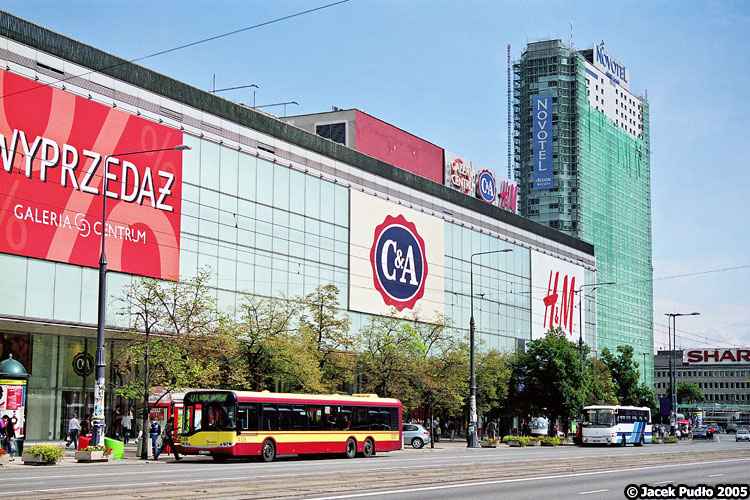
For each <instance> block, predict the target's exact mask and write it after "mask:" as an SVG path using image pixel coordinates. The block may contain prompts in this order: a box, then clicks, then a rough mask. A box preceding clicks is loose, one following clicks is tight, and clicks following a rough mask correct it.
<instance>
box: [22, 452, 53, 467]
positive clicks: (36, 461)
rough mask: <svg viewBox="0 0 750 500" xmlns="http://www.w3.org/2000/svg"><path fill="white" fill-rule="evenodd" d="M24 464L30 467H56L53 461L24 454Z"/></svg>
mask: <svg viewBox="0 0 750 500" xmlns="http://www.w3.org/2000/svg"><path fill="white" fill-rule="evenodd" d="M22 459H23V463H24V464H28V465H55V462H54V461H53V460H45V459H44V458H42V457H41V456H40V455H31V454H29V453H24V454H23V457H22Z"/></svg>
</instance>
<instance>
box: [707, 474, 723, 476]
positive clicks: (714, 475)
mask: <svg viewBox="0 0 750 500" xmlns="http://www.w3.org/2000/svg"><path fill="white" fill-rule="evenodd" d="M723 475H724V474H710V475H708V476H706V477H719V476H723Z"/></svg>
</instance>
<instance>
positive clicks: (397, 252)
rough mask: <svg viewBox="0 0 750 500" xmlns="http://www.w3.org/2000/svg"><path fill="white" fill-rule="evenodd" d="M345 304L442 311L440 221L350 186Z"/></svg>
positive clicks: (369, 309)
mask: <svg viewBox="0 0 750 500" xmlns="http://www.w3.org/2000/svg"><path fill="white" fill-rule="evenodd" d="M350 193H351V194H350V196H351V225H350V229H349V252H350V253H349V255H350V260H349V308H350V309H351V310H353V311H360V312H364V313H370V314H378V315H388V314H390V312H391V311H392V310H396V311H397V312H398V314H399V316H400V317H411V315H413V314H414V313H416V314H418V316H419V318H420V319H423V320H427V321H429V320H432V319H434V318H435V317H436V315H442V314H443V311H444V295H445V291H444V276H445V275H444V261H445V240H444V231H443V221H442V219H438V218H436V217H433V216H431V215H426V214H424V213H421V212H418V211H416V210H413V209H410V208H407V207H404V206H401V205H398V204H396V203H391V202H389V201H386V200H382V199H379V198H376V197H374V196H370V195H368V194H365V193H361V192H359V191H350Z"/></svg>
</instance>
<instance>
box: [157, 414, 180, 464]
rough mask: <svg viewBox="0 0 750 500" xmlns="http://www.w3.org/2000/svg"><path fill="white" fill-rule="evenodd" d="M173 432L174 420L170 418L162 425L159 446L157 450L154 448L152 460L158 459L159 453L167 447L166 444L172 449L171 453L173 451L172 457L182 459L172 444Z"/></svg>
mask: <svg viewBox="0 0 750 500" xmlns="http://www.w3.org/2000/svg"><path fill="white" fill-rule="evenodd" d="M173 433H174V421H173V420H172V419H171V418H170V419H169V420H168V421H167V425H165V426H164V432H162V434H161V446H160V447H159V449H158V450H156V453H154V460H159V455H161V453H162V452H163V451H164V450H165V449H167V446H169V447H170V449H171V450H172V453H174V458H175V460H177V461H178V462H179V461H180V460H182V457H181V456H180V455H178V454H177V447H176V446H175V445H174V439H173Z"/></svg>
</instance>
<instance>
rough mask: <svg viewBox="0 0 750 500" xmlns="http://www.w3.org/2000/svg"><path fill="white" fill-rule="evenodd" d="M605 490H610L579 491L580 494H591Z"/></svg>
mask: <svg viewBox="0 0 750 500" xmlns="http://www.w3.org/2000/svg"><path fill="white" fill-rule="evenodd" d="M605 491H609V490H592V491H582V492H580V493H579V495H590V494H591V493H603V492H605Z"/></svg>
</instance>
